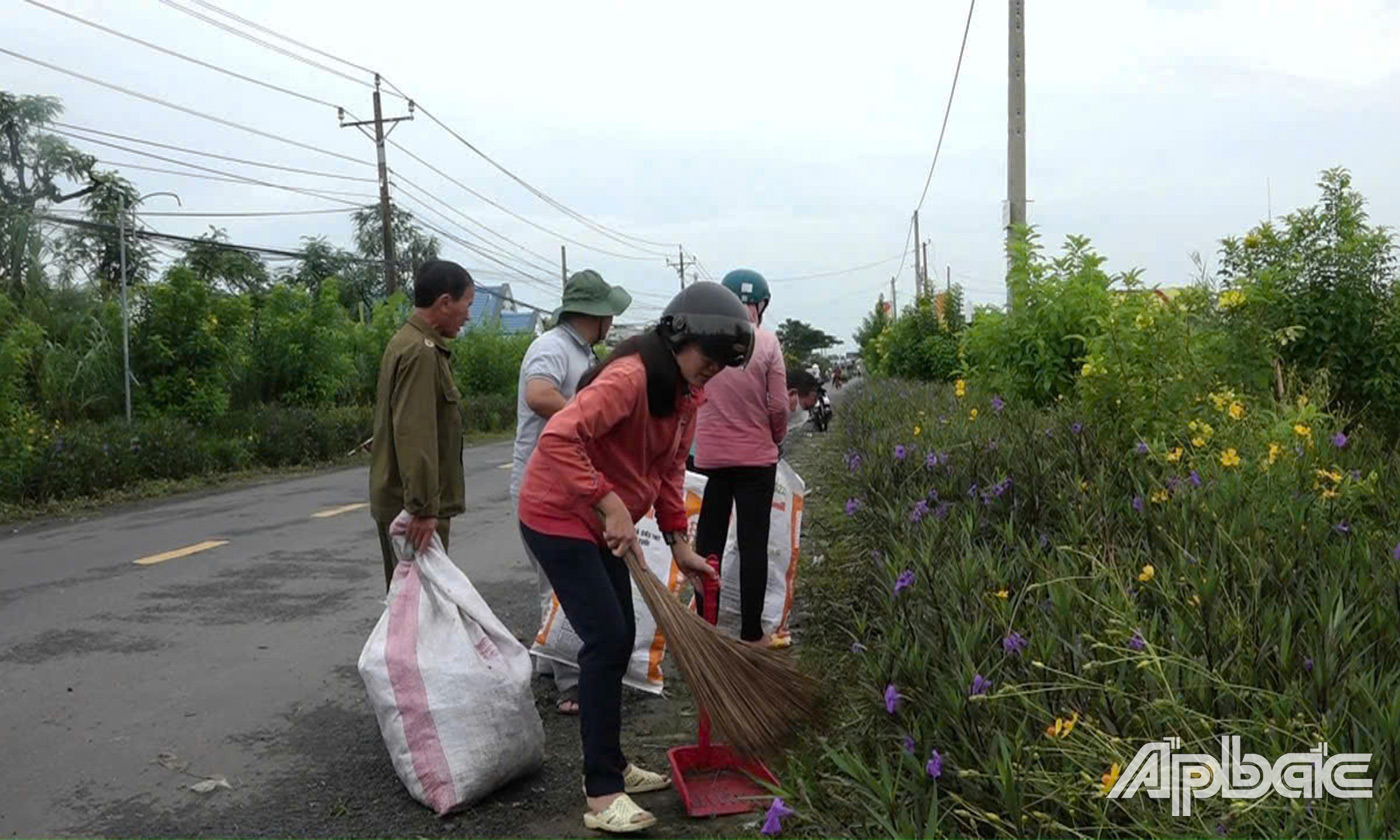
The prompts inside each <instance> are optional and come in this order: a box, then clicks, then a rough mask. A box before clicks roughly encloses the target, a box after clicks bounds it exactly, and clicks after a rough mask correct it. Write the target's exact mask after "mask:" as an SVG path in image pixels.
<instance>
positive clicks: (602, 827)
mask: <svg viewBox="0 0 1400 840" xmlns="http://www.w3.org/2000/svg"><path fill="white" fill-rule="evenodd" d="M583 824H584V826H585V827H586V828H589V829H592V830H593V831H606V832H608V833H609V834H631V833H632V832H634V831H642V830H644V829H648V828H651V827H652V826H654V825H656V817H655V816H654V815H653V814H652V813H651V812H650V811H646V810H643V809H642V808H640V807H638V805H637V803H635V802H633V801H632V798H631V797H629V796H628V795H627V794H625V793H623V794H619V795H618V797H617V798H616V799H614V800H613V801H612V803H611V804H610V805H608V807H606V808H604V809H603V810H601V811H597V812H593V811H590V812H589V813H587V814H584V815H583Z"/></svg>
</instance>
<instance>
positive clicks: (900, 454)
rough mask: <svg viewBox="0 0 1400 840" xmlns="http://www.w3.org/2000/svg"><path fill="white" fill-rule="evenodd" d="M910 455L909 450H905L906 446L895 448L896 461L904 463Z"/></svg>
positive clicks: (900, 445) (901, 445)
mask: <svg viewBox="0 0 1400 840" xmlns="http://www.w3.org/2000/svg"><path fill="white" fill-rule="evenodd" d="M908 455H909V450H907V449H905V448H904V444H902V443H901V444H899V445H898V446H896V447H895V448H894V459H895V460H896V461H903V460H904V459H905V458H906V457H907V456H908Z"/></svg>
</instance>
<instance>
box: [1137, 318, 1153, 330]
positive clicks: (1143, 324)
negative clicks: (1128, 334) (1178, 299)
mask: <svg viewBox="0 0 1400 840" xmlns="http://www.w3.org/2000/svg"><path fill="white" fill-rule="evenodd" d="M1155 323H1156V321H1154V320H1153V319H1152V316H1151V315H1139V316H1137V317H1136V318H1134V319H1133V326H1135V327H1137V328H1138V329H1140V330H1141V329H1146V328H1149V327H1151V326H1153V325H1154V324H1155Z"/></svg>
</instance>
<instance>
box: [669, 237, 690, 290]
mask: <svg viewBox="0 0 1400 840" xmlns="http://www.w3.org/2000/svg"><path fill="white" fill-rule="evenodd" d="M676 255H677V260H676V262H671V261H670V260H669V259H667V260H666V265H668V266H670V267H671V268H674V269H675V270H676V276H677V277H679V278H681V289H682V290H684V289H685V270H686V269H687V268H690V267H691V266H693V265H695V258H694V257H691V258H690V259H686V256H685V248H684V247H682V246H680V245H677V246H676ZM691 282H694V281H691Z"/></svg>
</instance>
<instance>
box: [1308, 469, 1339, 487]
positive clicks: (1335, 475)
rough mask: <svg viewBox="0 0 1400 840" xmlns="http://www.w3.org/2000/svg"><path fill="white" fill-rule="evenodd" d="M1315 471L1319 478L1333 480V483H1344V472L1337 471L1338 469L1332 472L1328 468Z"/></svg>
mask: <svg viewBox="0 0 1400 840" xmlns="http://www.w3.org/2000/svg"><path fill="white" fill-rule="evenodd" d="M1314 472H1315V473H1316V474H1317V477H1318V478H1319V479H1323V478H1325V479H1327V480H1328V481H1331V482H1332V483H1333V484H1341V483H1342V474H1341V473H1339V472H1337V471H1336V470H1333V471H1331V472H1328V471H1327V470H1314Z"/></svg>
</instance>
